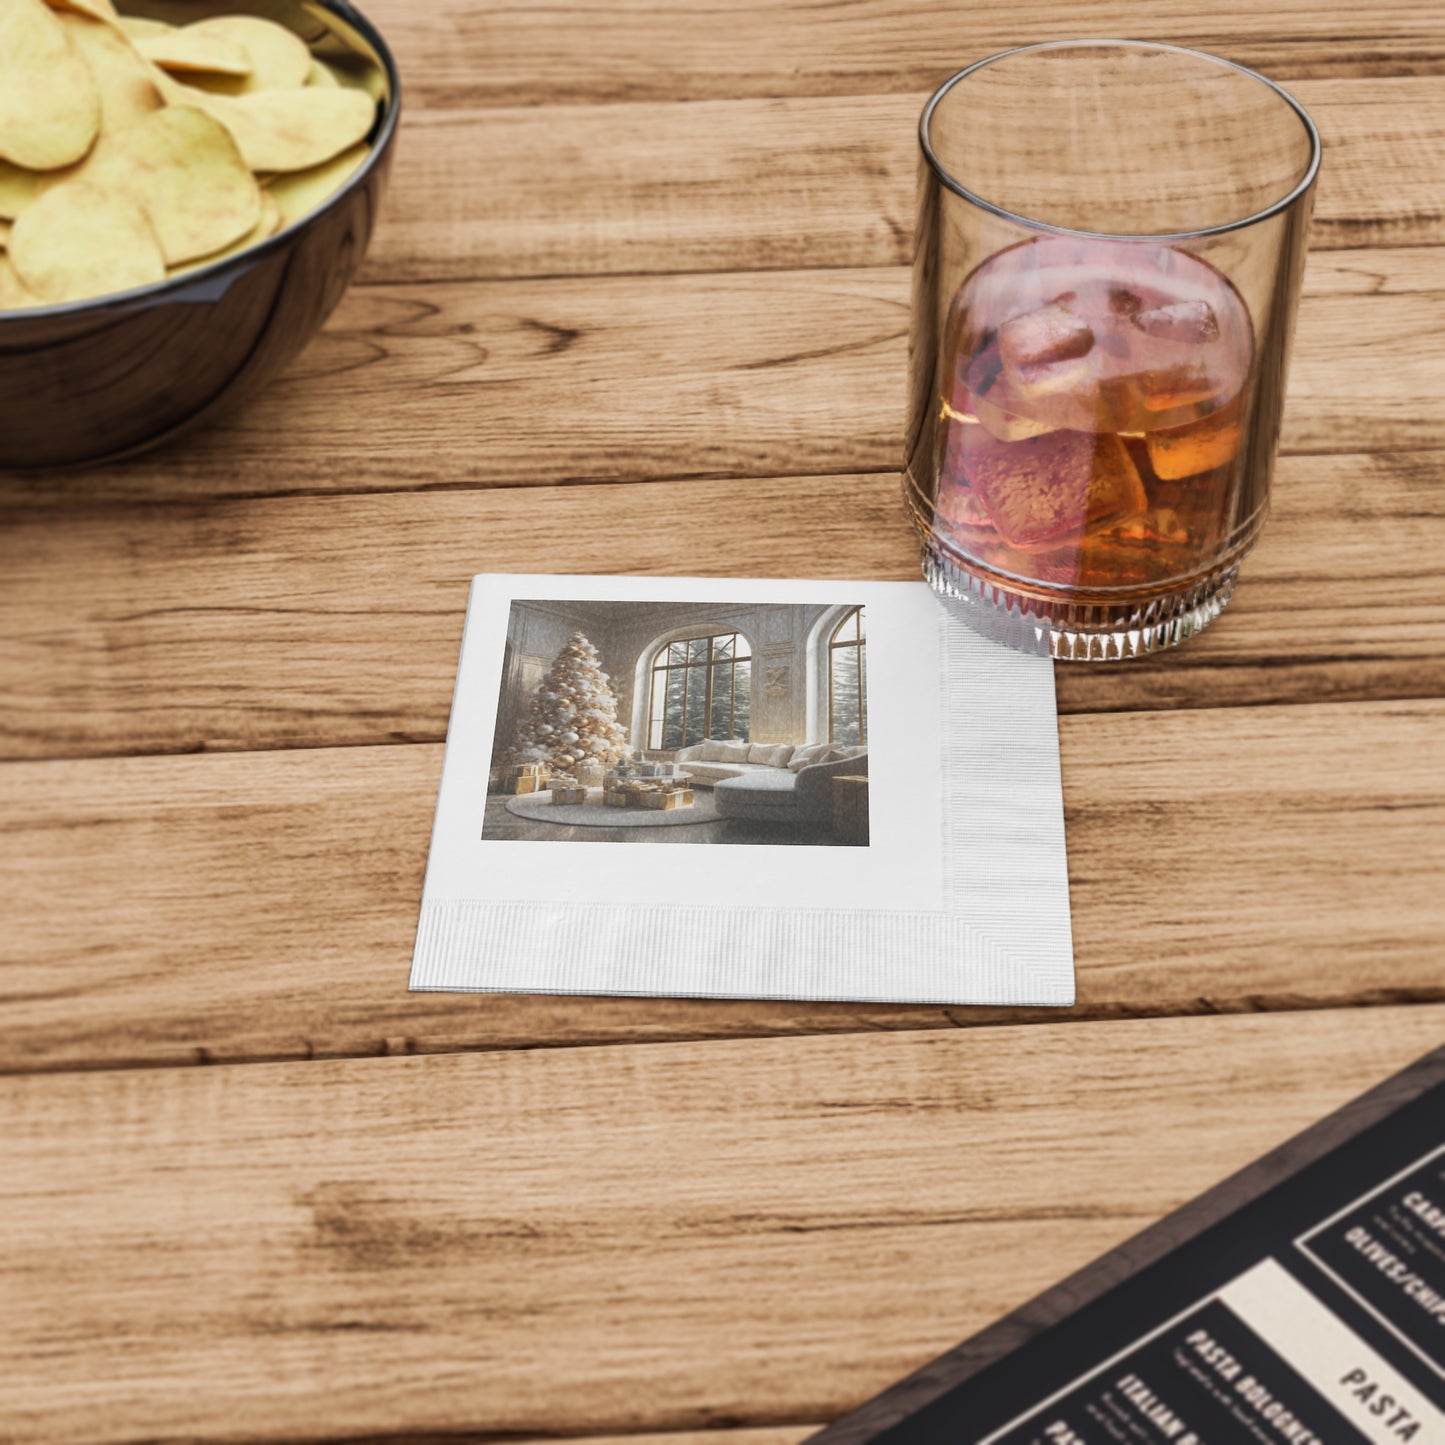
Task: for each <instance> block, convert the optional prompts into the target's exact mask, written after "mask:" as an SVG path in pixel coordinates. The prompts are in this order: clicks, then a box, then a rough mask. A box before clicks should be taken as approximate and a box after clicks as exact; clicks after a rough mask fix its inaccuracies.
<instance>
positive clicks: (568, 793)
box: [552, 785, 587, 804]
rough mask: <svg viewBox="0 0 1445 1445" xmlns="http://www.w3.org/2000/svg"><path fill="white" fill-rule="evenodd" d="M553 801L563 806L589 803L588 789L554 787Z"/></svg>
mask: <svg viewBox="0 0 1445 1445" xmlns="http://www.w3.org/2000/svg"><path fill="white" fill-rule="evenodd" d="M552 801H553V802H554V803H561V804H570V803H585V802H586V801H587V789H586V788H583V787H573V788H569V787H566V786H565V785H564V786H563V787H560V788H558V787H554V788H553V789H552Z"/></svg>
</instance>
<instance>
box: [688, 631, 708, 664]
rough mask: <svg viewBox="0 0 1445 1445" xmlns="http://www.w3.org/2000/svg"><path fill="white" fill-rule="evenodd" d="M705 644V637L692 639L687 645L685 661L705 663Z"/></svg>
mask: <svg viewBox="0 0 1445 1445" xmlns="http://www.w3.org/2000/svg"><path fill="white" fill-rule="evenodd" d="M707 644H708V639H707V638H706V637H694V638H692V639H691V640H690V641H689V642H688V644H687V660H688V661H689V662H706V661H707Z"/></svg>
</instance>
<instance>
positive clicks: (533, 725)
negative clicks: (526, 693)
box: [507, 632, 629, 770]
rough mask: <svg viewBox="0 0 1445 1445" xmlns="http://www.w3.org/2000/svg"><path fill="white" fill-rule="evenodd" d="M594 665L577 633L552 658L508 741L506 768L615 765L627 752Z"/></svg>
mask: <svg viewBox="0 0 1445 1445" xmlns="http://www.w3.org/2000/svg"><path fill="white" fill-rule="evenodd" d="M607 682H608V678H607V674H606V673H605V672H603V671H602V669H601V668H600V667H599V666H598V656H597V649H596V648H595V647H593V645H592V644H591V643H590V642H588V640H587V638H586V637H585V636H584V635H583V634H582V633H580V632H574V633H573V634H572V636H571V637H570V638H569V639H568V641H567V645H566V646H565V647H564V648H563V649H562V650H561V652H559V653H558V654H557V656H556V658H555V659H553V662H552V666H551V668H549V669H548V672H547V675H546V677H544V678H543V679H542V682H541V685H540V686H539V687H538V688H537V695H536V696H535V697H534V698H533V699H532V706H531V710H530V712H529V713H528V716H527V718H526V719H525V720H524V721H523V722H521V723H519V724H518V726H517V731H516V733H515V734H514V735H513V737H512V748H511V752H510V753H509V754H508V756H507V761H508V762H511V763H550V764H551V765H552V768H553V769H554V770H558V769H561V770H565V769H568V768H575V767H576V766H577V765H578V764H579V763H583V762H586V761H588V760H589V759H593V760H595V761H597V762H599V763H603V764H606V763H612V762H616V761H617V759H618V758H620V757H622V756H623V755H624V754H625V753H627V752H628V750H629V749H628V742H627V732H626V729H624V728H623V727H622V726H621V724H620V723H619V722H618V721H617V699H616V698H615V697H613V695H612V689H611V688H610V687H608V685H607Z"/></svg>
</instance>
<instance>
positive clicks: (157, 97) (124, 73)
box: [59, 13, 165, 135]
mask: <svg viewBox="0 0 1445 1445" xmlns="http://www.w3.org/2000/svg"><path fill="white" fill-rule="evenodd" d="M59 20H60V24H61V26H62V27H63V28H64V30H65V33H66V34H67V35H68V36H69V37H70V43H71V44H72V45H73V46H74V47H75V49H76V51H77V52H78V53H79V54H80V56H81V58H82V59H83V60H84V61H85V63H86V65H87V66H89V67H90V73H91V75H92V76H93V77H94V78H95V84H96V88H97V90H99V92H100V130H101V134H102V135H108V134H109V133H110V132H111V131H117V130H124V129H125V127H126V126H128V125H134V124H135V123H136V121H138V120H144V119H145V117H146V116H148V115H150V114H151V112H152V111H157V110H159V109H160V108H161V107H162V106H163V105H164V104H165V101H163V100H162V99H161V93H160V91H159V90H157V89H156V86H155V82H154V81H152V80H151V72H150V67H149V66H148V65H147V64H146V63H145V61H143V60H142V59H141V58H140V57H139V56H138V55H137V54H136V53H135V51H134V50H133V49H132V48H131V44H130V41H128V40H127V39H126V38H125V36H124V35H122V34H121V33H120V31H118V30H117V29H115V27H114V26H112V25H107V24H106V23H105V22H104V21H103V20H90V19H87V18H86V16H84V15H81V14H79V13H64V14H62V15H60V17H59Z"/></svg>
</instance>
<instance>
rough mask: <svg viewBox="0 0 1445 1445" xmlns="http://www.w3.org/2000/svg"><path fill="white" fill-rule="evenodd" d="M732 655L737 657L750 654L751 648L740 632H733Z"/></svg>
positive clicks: (749, 655)
mask: <svg viewBox="0 0 1445 1445" xmlns="http://www.w3.org/2000/svg"><path fill="white" fill-rule="evenodd" d="M733 656H734V657H737V658H744V657H751V656H752V648H751V647H749V645H748V640H747V638H746V637H744V636H743V635H742V633H741V632H735V633H733Z"/></svg>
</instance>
